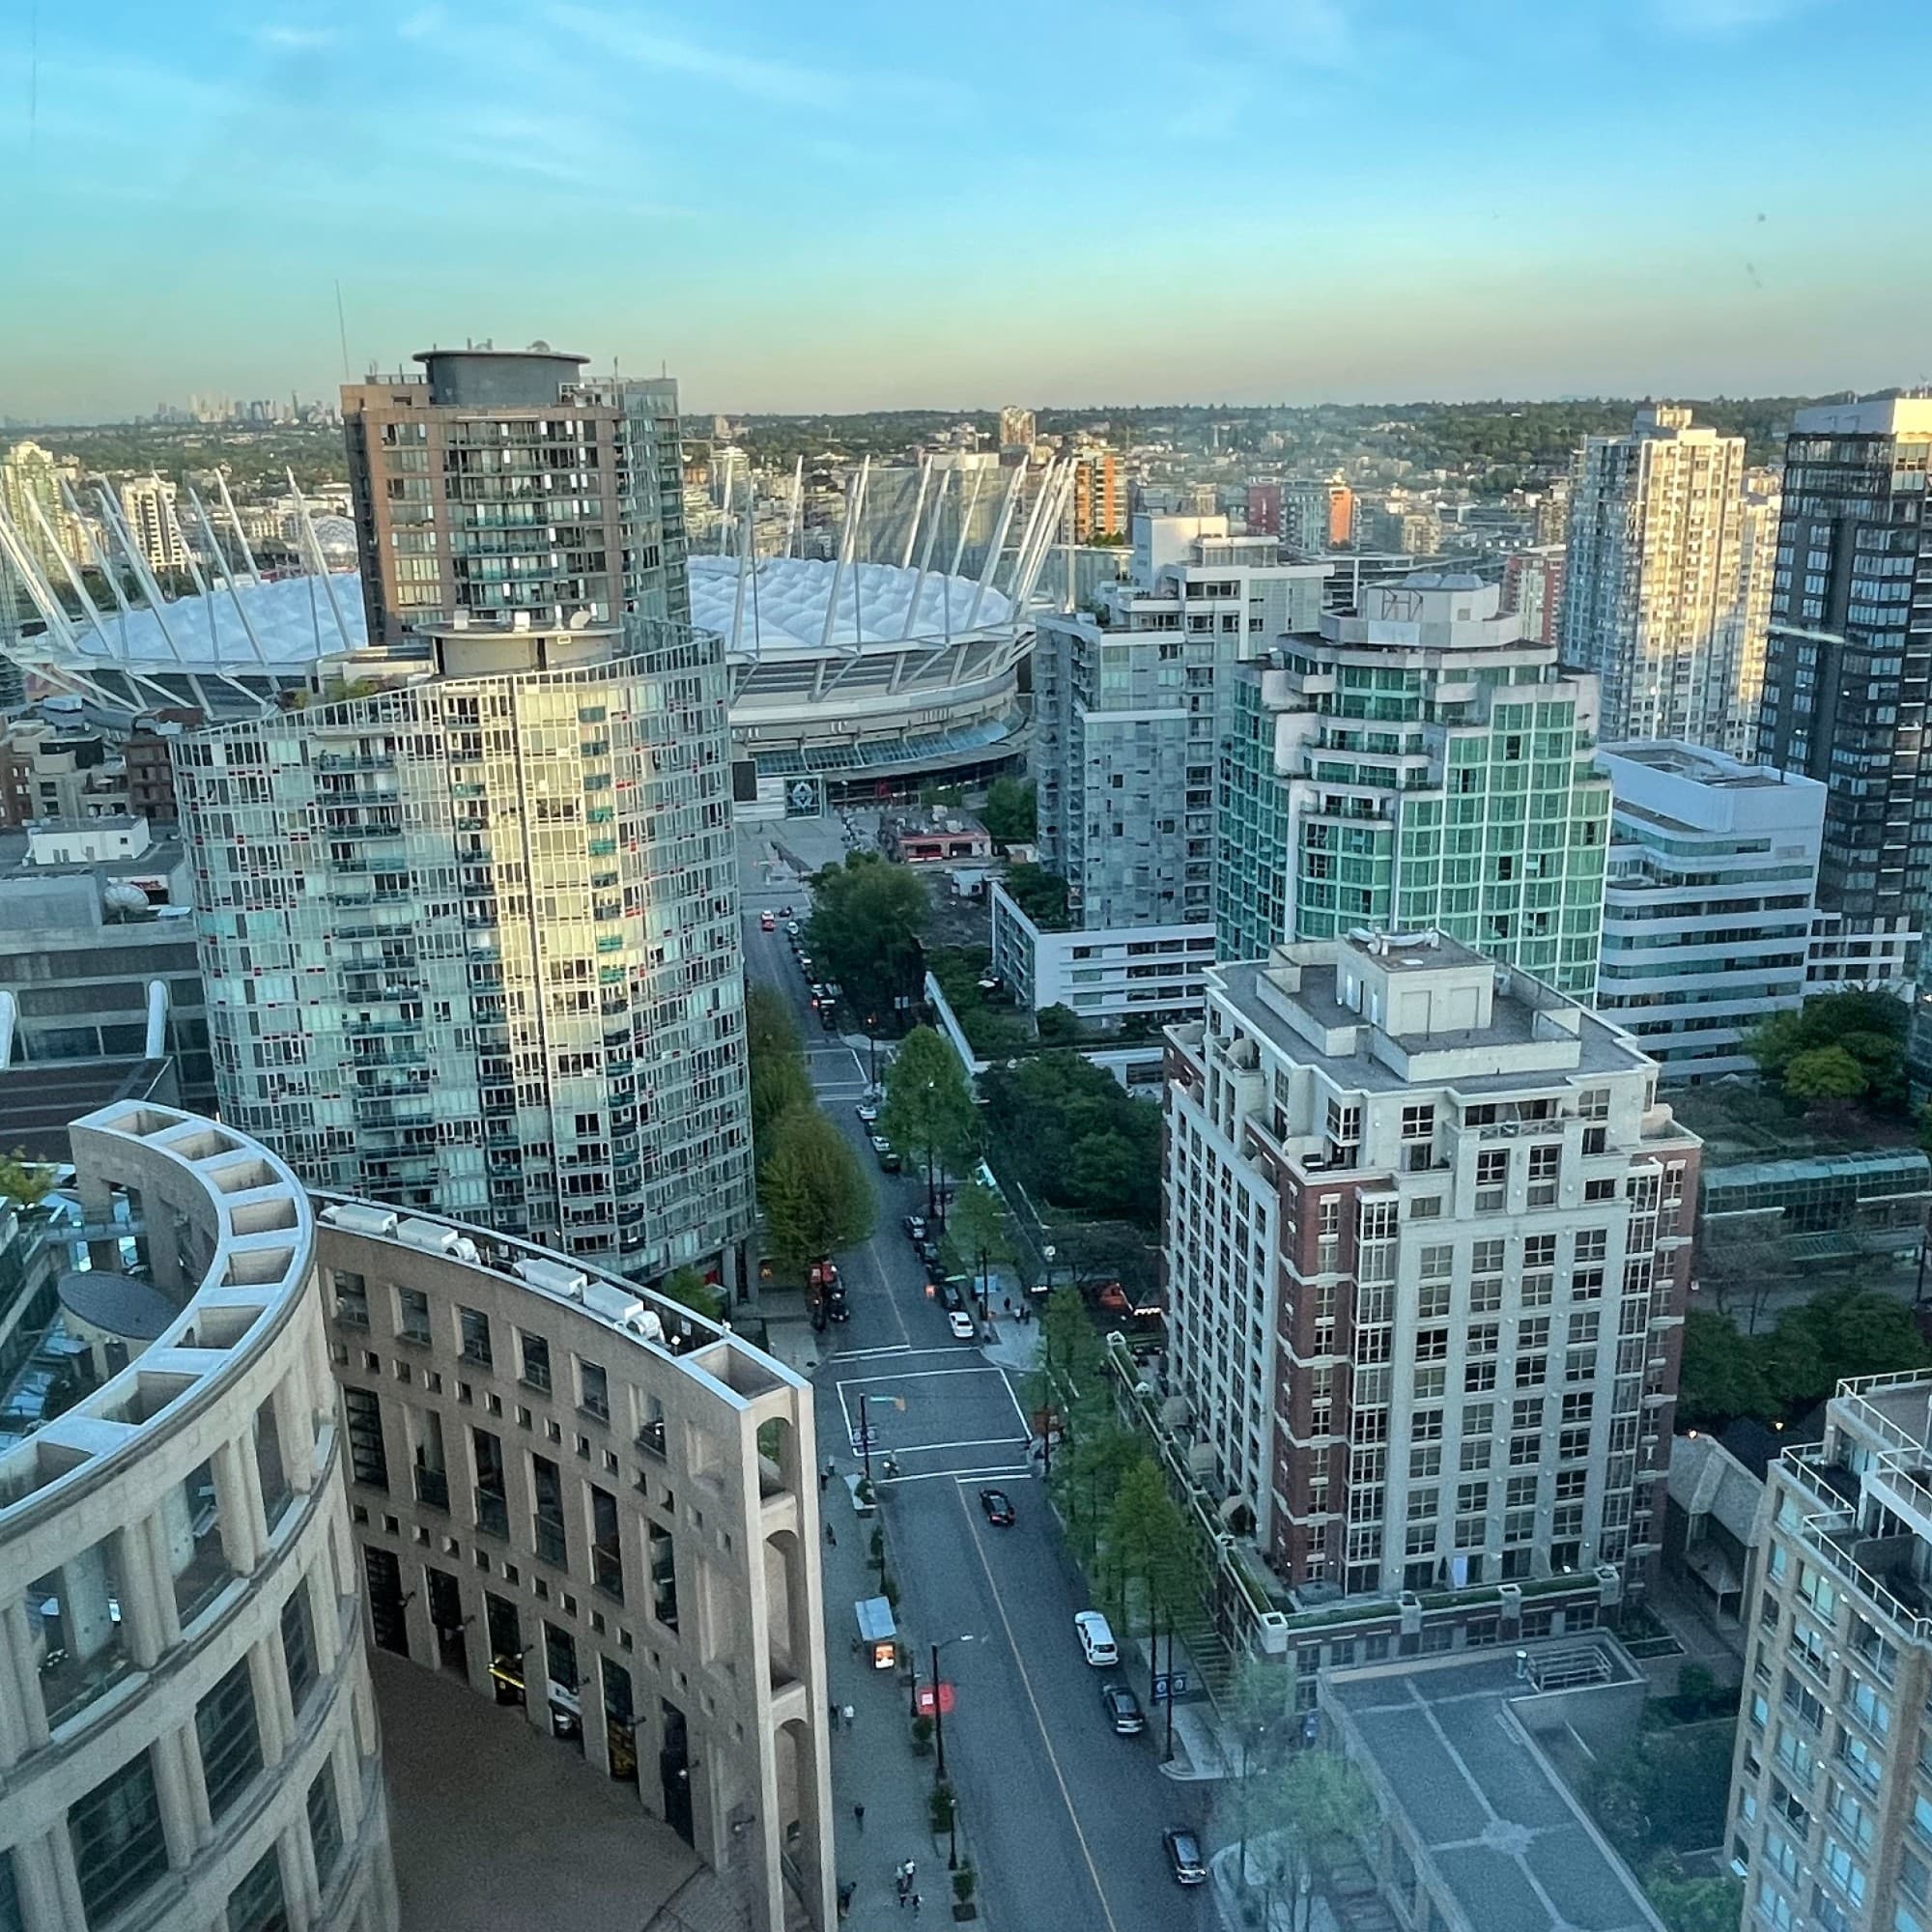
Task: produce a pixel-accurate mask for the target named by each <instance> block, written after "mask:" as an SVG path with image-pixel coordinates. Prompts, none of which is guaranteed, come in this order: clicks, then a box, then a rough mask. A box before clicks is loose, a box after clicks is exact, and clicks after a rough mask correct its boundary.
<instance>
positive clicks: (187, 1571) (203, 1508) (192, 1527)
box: [161, 1398, 373, 1625]
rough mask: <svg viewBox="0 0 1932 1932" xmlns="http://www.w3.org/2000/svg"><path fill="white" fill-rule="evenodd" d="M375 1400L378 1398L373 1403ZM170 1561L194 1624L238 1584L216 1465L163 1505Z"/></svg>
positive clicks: (186, 1615)
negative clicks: (224, 1543) (226, 1545)
mask: <svg viewBox="0 0 1932 1932" xmlns="http://www.w3.org/2000/svg"><path fill="white" fill-rule="evenodd" d="M372 1400H373V1398H372ZM161 1519H162V1521H163V1522H164V1523H165V1525H166V1527H167V1531H168V1548H169V1550H170V1560H171V1561H172V1562H175V1563H178V1564H179V1565H180V1566H181V1567H180V1568H179V1569H178V1570H177V1571H176V1572H175V1578H174V1583H175V1610H176V1612H177V1614H178V1615H179V1616H180V1618H181V1620H182V1623H183V1624H184V1625H187V1624H190V1623H192V1622H193V1621H194V1619H195V1618H196V1617H198V1616H199V1615H200V1614H201V1613H202V1611H203V1610H205V1609H206V1608H207V1607H208V1606H209V1605H210V1604H212V1603H213V1601H214V1599H215V1598H216V1597H217V1596H219V1595H220V1594H221V1592H222V1590H223V1589H224V1588H225V1587H226V1586H227V1585H228V1583H229V1582H230V1581H231V1580H232V1579H233V1577H234V1572H233V1571H231V1570H230V1569H229V1567H228V1556H227V1552H226V1551H225V1550H224V1549H223V1548H222V1547H221V1511H220V1509H219V1507H218V1506H217V1504H216V1501H215V1494H214V1465H213V1463H202V1465H201V1466H200V1468H198V1469H195V1470H193V1471H192V1472H191V1473H190V1474H188V1475H187V1476H185V1477H184V1478H183V1479H182V1484H181V1487H180V1488H179V1489H177V1490H176V1491H175V1492H173V1493H172V1494H171V1495H170V1496H169V1497H168V1498H167V1500H166V1501H165V1502H164V1503H163V1504H162V1506H161Z"/></svg>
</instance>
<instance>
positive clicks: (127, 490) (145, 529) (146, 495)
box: [119, 476, 187, 572]
mask: <svg viewBox="0 0 1932 1932" xmlns="http://www.w3.org/2000/svg"><path fill="white" fill-rule="evenodd" d="M119 496H120V498H121V521H122V522H123V524H125V525H126V526H127V529H128V536H129V537H130V538H131V539H132V541H133V546H134V548H135V549H136V550H137V551H139V552H140V554H141V555H142V556H143V557H145V558H146V559H147V563H148V568H149V569H150V570H154V571H163V572H165V571H175V570H185V569H186V568H187V554H186V551H185V548H184V547H183V544H182V533H181V525H180V524H179V523H178V522H177V521H176V519H175V486H174V485H173V484H172V483H164V482H162V481H161V480H160V479H159V478H157V477H154V476H137V477H134V478H132V479H131V480H129V481H128V482H126V483H123V484H122V485H121V486H120V490H119Z"/></svg>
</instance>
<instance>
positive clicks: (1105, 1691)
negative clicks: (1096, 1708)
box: [1100, 1684, 1147, 1738]
mask: <svg viewBox="0 0 1932 1932" xmlns="http://www.w3.org/2000/svg"><path fill="white" fill-rule="evenodd" d="M1100 1708H1101V1710H1103V1711H1104V1712H1106V1714H1107V1721H1108V1722H1109V1723H1110V1724H1112V1725H1113V1727H1114V1729H1115V1731H1116V1732H1117V1733H1118V1734H1119V1735H1120V1736H1122V1737H1123V1738H1137V1737H1139V1736H1140V1734H1141V1733H1142V1732H1143V1731H1144V1730H1146V1729H1147V1719H1145V1718H1144V1717H1142V1715H1141V1700H1140V1699H1139V1698H1138V1697H1136V1696H1135V1695H1134V1693H1133V1692H1132V1691H1131V1690H1128V1689H1127V1687H1126V1686H1125V1685H1124V1684H1103V1685H1101V1686H1100Z"/></svg>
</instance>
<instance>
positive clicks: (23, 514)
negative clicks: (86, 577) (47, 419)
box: [0, 440, 89, 570]
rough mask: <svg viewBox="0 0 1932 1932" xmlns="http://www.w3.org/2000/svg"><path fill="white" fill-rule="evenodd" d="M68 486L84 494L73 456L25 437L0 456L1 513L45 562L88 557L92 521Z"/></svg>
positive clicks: (57, 564) (58, 564)
mask: <svg viewBox="0 0 1932 1932" xmlns="http://www.w3.org/2000/svg"><path fill="white" fill-rule="evenodd" d="M69 492H71V493H72V494H73V496H74V499H75V500H76V501H78V500H79V492H80V465H79V464H78V463H76V462H75V461H74V460H73V458H71V457H69V456H56V455H54V453H53V452H52V451H51V450H48V449H43V447H42V446H41V445H40V444H39V443H38V442H32V441H26V440H22V441H20V442H16V443H14V446H13V447H12V448H11V449H9V450H8V451H7V453H6V454H5V455H4V456H0V514H4V515H5V517H6V518H7V520H8V521H9V522H10V523H11V524H12V525H13V526H14V529H15V530H17V531H18V532H19V535H20V539H21V541H22V542H23V543H25V544H26V546H27V548H28V549H29V550H30V551H32V552H33V554H34V555H35V557H36V558H37V559H38V560H39V561H40V563H41V564H42V566H43V568H47V569H52V570H61V569H62V568H63V566H64V565H65V564H68V563H72V564H84V563H86V562H88V561H89V557H88V550H87V541H88V532H87V526H86V525H84V524H83V523H82V522H81V520H80V519H79V518H78V517H77V516H75V515H74V513H73V512H72V511H71V509H69V507H68V503H67V493H69ZM0 568H4V566H0Z"/></svg>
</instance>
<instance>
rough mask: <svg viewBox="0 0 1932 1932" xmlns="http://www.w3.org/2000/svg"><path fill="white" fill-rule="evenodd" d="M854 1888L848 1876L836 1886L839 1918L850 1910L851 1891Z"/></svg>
mask: <svg viewBox="0 0 1932 1932" xmlns="http://www.w3.org/2000/svg"><path fill="white" fill-rule="evenodd" d="M855 1889H857V1888H856V1887H855V1886H854V1885H853V1883H852V1881H851V1880H850V1879H849V1878H848V1879H847V1880H846V1881H845V1883H844V1884H843V1885H841V1886H840V1887H839V1888H838V1917H839V1918H841V1919H842V1918H844V1917H845V1915H846V1914H847V1913H849V1912H850V1911H851V1910H852V1893H853V1892H854V1890H855Z"/></svg>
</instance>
